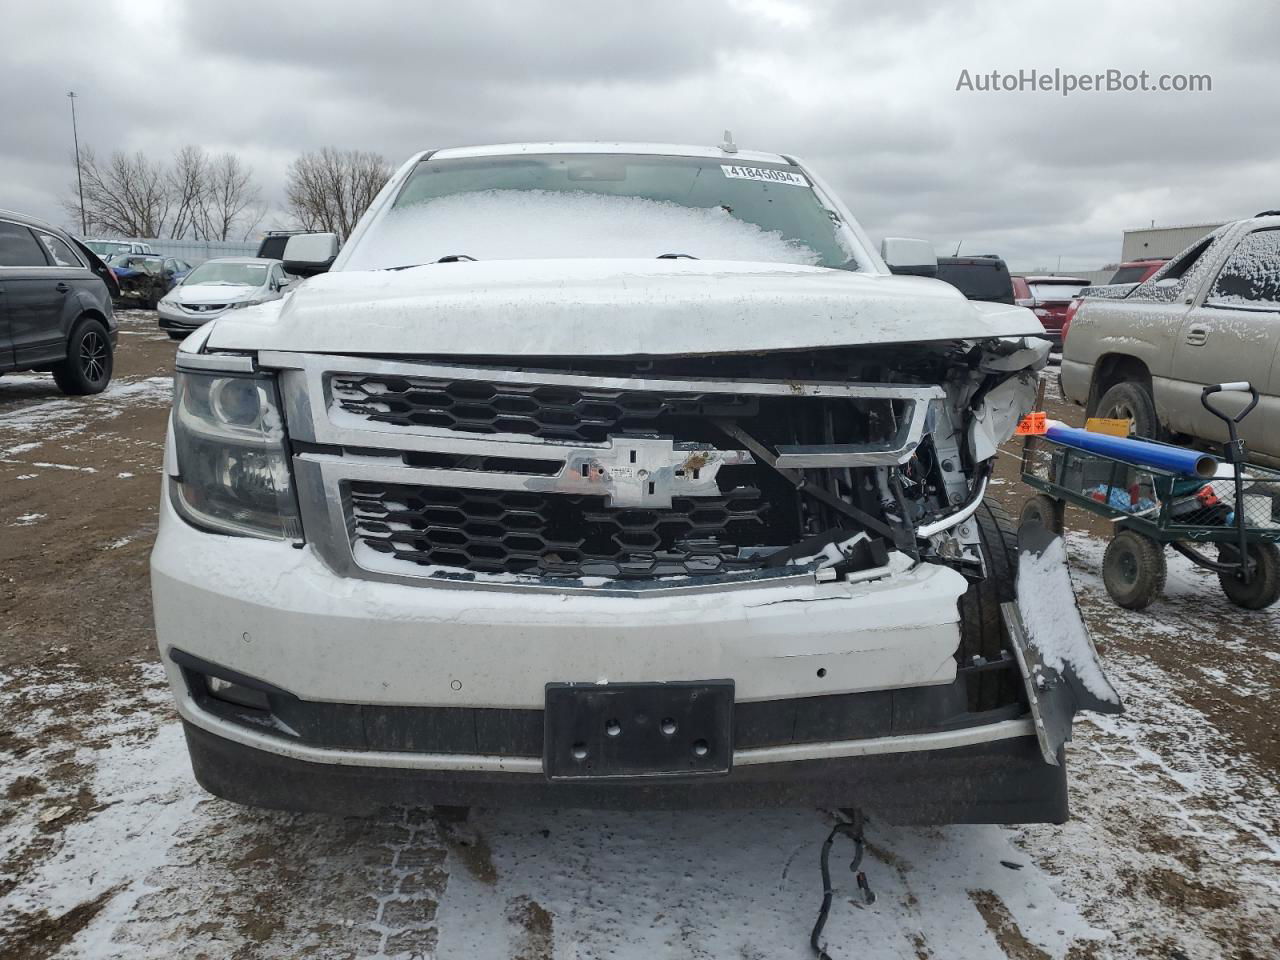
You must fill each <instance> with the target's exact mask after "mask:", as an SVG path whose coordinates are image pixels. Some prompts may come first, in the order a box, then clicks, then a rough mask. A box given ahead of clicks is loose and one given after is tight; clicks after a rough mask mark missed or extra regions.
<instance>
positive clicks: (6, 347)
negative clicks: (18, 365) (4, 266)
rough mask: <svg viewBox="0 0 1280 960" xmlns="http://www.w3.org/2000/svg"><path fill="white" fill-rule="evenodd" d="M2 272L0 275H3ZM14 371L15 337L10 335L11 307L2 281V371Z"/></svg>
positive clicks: (1, 271)
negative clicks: (6, 298)
mask: <svg viewBox="0 0 1280 960" xmlns="http://www.w3.org/2000/svg"><path fill="white" fill-rule="evenodd" d="M3 272H4V271H3V270H0V273H3ZM12 369H13V335H12V334H11V333H10V325H9V306H8V303H7V301H6V300H5V295H4V281H3V280H2V279H0V370H12Z"/></svg>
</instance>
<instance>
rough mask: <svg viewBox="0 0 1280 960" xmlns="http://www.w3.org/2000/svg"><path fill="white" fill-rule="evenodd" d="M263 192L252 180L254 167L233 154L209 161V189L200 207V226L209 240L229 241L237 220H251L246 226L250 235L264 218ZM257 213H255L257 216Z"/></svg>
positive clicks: (246, 231) (238, 221)
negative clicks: (245, 163) (261, 207)
mask: <svg viewBox="0 0 1280 960" xmlns="http://www.w3.org/2000/svg"><path fill="white" fill-rule="evenodd" d="M261 199H262V192H261V191H260V190H259V189H258V187H257V186H256V185H255V184H254V183H253V170H251V169H250V168H249V167H247V166H245V165H244V164H243V163H241V162H240V158H239V157H237V156H236V155H235V154H234V153H224V154H221V155H220V156H217V157H214V158H213V160H211V161H210V162H209V175H208V189H207V190H206V191H205V195H204V200H203V206H202V209H201V223H200V227H201V230H202V231H203V233H204V236H205V239H207V240H226V239H228V238H229V237H230V236H231V234H232V233H233V232H235V229H236V225H237V223H242V224H243V223H245V222H247V221H248V220H250V219H252V221H253V222H252V223H248V225H247V226H246V227H245V229H244V233H245V235H246V236H247V235H248V234H249V233H250V232H251V231H252V230H253V229H254V228H255V227H256V226H257V225H258V223H259V222H261V220H262V216H263V213H265V211H262V210H260V209H259V207H260V201H261ZM255 214H256V216H255Z"/></svg>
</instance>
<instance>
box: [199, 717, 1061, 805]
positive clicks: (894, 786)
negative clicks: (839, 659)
mask: <svg viewBox="0 0 1280 960" xmlns="http://www.w3.org/2000/svg"><path fill="white" fill-rule="evenodd" d="M184 729H185V732H186V736H187V747H188V749H189V750H190V753H191V764H192V767H193V769H194V771H195V775H196V780H197V781H199V783H200V785H201V786H203V787H204V788H205V789H206V790H208V791H209V792H210V793H213V794H216V795H217V796H220V797H224V798H226V799H228V800H231V801H233V802H236V803H243V804H247V805H251V806H259V807H270V808H275V809H283V810H298V811H308V812H320V813H337V814H358V813H370V812H374V811H376V810H378V809H381V808H384V807H386V806H387V805H389V804H406V805H430V804H440V805H448V806H473V805H474V806H489V807H502V806H513V805H521V806H528V805H532V806H549V807H562V808H571V807H584V808H591V809H623V810H635V809H640V808H648V809H690V808H699V809H702V808H741V809H752V808H764V807H850V806H860V807H863V808H865V809H867V810H869V811H873V812H874V814H875V815H876V816H878V817H880V818H881V819H883V820H885V821H886V822H889V823H910V824H946V823H1063V822H1065V821H1066V820H1067V817H1068V808H1067V783H1066V767H1065V765H1059V766H1050V765H1049V764H1046V763H1045V762H1044V760H1043V759H1042V758H1041V756H1040V752H1039V749H1038V748H1037V746H1036V740H1035V737H1026V736H1023V737H1016V738H1012V739H1005V740H995V741H991V742H988V743H981V744H975V745H971V746H966V747H954V748H949V749H939V750H929V751H920V752H912V753H887V754H878V755H869V756H863V757H856V758H852V757H843V758H834V759H825V760H804V761H796V762H780V763H769V764H753V765H746V766H739V767H736V768H735V769H734V770H733V772H732V773H730V774H729V775H728V776H724V777H715V778H703V779H699V780H688V781H684V782H668V781H663V782H662V783H660V784H654V783H631V782H626V783H617V782H614V783H607V782H591V783H559V782H557V783H552V782H550V781H548V780H547V779H546V778H544V777H542V776H541V775H540V774H534V773H492V772H478V771H463V772H459V771H442V770H406V769H403V768H399V767H353V766H344V765H342V764H335V763H316V762H310V761H306V760H300V759H297V758H294V757H280V756H276V755H273V754H271V753H267V752H265V751H262V750H258V749H255V748H253V747H249V746H246V745H244V744H242V743H238V742H236V741H234V740H230V739H227V738H225V737H221V736H218V735H217V734H214V733H210V732H209V731H207V730H205V729H204V728H203V727H201V726H199V725H197V724H195V723H192V722H191V721H189V720H188V721H184Z"/></svg>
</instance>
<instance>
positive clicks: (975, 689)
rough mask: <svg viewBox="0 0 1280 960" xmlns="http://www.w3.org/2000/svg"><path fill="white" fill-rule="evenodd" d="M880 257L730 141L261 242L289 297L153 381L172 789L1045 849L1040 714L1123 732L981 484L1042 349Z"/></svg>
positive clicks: (1015, 320) (1047, 742) (1061, 795)
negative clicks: (1026, 838) (791, 815)
mask: <svg viewBox="0 0 1280 960" xmlns="http://www.w3.org/2000/svg"><path fill="white" fill-rule="evenodd" d="M883 249H884V254H885V257H884V259H882V257H881V256H879V255H877V253H876V252H875V251H874V250H873V249H872V248H871V246H870V244H869V242H868V240H867V238H866V236H865V235H864V233H863V232H862V230H861V228H860V227H859V226H858V225H857V223H856V222H855V221H854V219H853V217H852V215H851V214H850V212H849V211H848V210H847V209H846V208H845V206H844V204H843V203H842V202H841V201H840V200H839V199H838V198H837V197H836V196H835V195H834V194H833V193H832V192H831V190H830V189H829V188H828V187H827V186H826V185H825V184H824V183H823V182H822V180H821V179H820V178H818V177H817V176H816V175H815V174H814V173H813V172H812V171H811V170H810V169H809V168H808V167H806V166H805V165H804V164H802V163H800V162H799V161H797V160H795V159H793V158H790V157H786V156H780V155H776V154H766V153H748V152H738V151H736V149H735V148H733V147H732V146H729V145H726V147H724V148H721V149H710V148H701V147H670V146H655V145H647V144H642V145H636V144H520V145H507V146H495V147H478V148H467V149H450V150H436V151H430V152H426V153H422V154H419V155H417V156H414V157H413V158H411V159H410V160H409V161H408V162H407V163H406V164H405V165H404V166H403V167H401V168H400V169H399V171H397V172H396V173H395V175H394V176H393V177H392V178H391V180H390V181H389V182H388V183H387V185H386V187H385V188H384V189H383V190H382V192H381V193H380V194H379V195H378V197H377V198H376V199H375V201H374V202H373V204H372V205H371V206H370V208H369V210H368V211H367V212H366V213H365V215H364V217H363V219H362V220H361V221H360V223H359V224H358V225H357V227H356V228H355V230H354V231H353V232H352V235H351V237H350V238H349V239H348V240H347V242H346V244H345V245H344V246H343V247H342V248H341V250H340V251H339V250H338V243H337V238H336V237H333V236H331V235H316V234H311V235H299V236H295V237H291V238H290V239H289V241H288V246H287V250H286V253H285V260H286V269H288V270H289V272H290V273H294V274H296V275H299V276H308V277H309V279H307V280H306V281H305V282H304V283H302V284H301V285H300V286H299V287H298V288H297V289H296V290H295V291H294V292H293V293H291V294H289V295H288V296H286V297H285V298H284V299H282V300H279V301H276V302H272V303H266V304H263V305H261V306H256V307H251V308H249V309H246V310H242V311H236V312H235V313H234V314H229V315H227V316H225V317H223V318H221V319H218V320H216V321H214V322H212V323H210V324H208V325H206V326H205V327H202V328H201V329H200V330H199V331H198V332H197V333H195V334H194V335H192V336H191V337H190V338H188V339H187V340H186V341H185V342H184V344H183V345H182V348H181V350H180V352H179V354H178V359H177V375H176V388H175V397H174V408H173V414H172V417H171V422H170V428H169V436H168V445H167V453H166V465H165V474H166V476H165V480H164V496H163V498H162V506H161V517H160V531H159V537H158V540H157V543H156V546H155V550H154V553H153V554H152V584H153V589H154V596H155V619H156V631H157V636H158V641H159V647H160V653H161V657H162V659H163V662H164V665H165V667H166V669H167V671H168V676H169V679H170V681H171V684H172V688H173V692H174V695H175V697H176V699H177V703H178V709H179V712H180V714H181V716H182V720H183V723H184V726H185V729H186V735H187V742H188V746H189V750H190V753H191V758H192V762H193V766H194V769H195V773H196V776H197V778H198V779H199V781H200V782H201V783H202V784H203V785H204V786H205V787H206V788H207V789H209V790H210V791H212V792H213V793H215V794H218V795H220V796H224V797H227V798H230V799H232V800H235V801H239V802H243V803H250V804H257V805H263V806H272V807H281V808H291V809H322V810H341V811H358V810H364V809H369V808H371V807H373V806H377V805H382V804H385V803H388V802H413V803H437V804H471V803H479V804H486V805H504V804H513V803H520V804H524V803H540V804H551V805H556V806H569V807H572V806H621V807H632V806H675V807H684V806H691V805H747V806H777V805H783V804H790V805H795V804H804V805H810V804H822V805H832V806H853V805H858V806H864V807H867V808H871V809H876V810H878V811H880V812H881V814H882V815H883V816H884V817H886V818H887V819H889V820H894V821H909V822H933V823H938V822H992V821H1000V822H1020V821H1053V822H1060V821H1062V820H1064V819H1065V818H1066V815H1067V808H1066V781H1065V773H1064V771H1063V767H1062V762H1061V761H1062V755H1063V751H1062V742H1063V741H1064V740H1065V739H1067V738H1068V737H1069V734H1070V723H1071V717H1072V716H1073V714H1074V712H1075V711H1076V710H1077V709H1085V708H1091V709H1118V703H1117V702H1116V701H1115V698H1114V694H1113V692H1112V691H1110V688H1109V686H1108V685H1107V684H1106V681H1105V677H1103V676H1102V673H1101V670H1100V668H1099V666H1098V663H1097V660H1096V657H1095V656H1094V655H1093V653H1092V647H1091V645H1089V644H1088V641H1087V635H1085V634H1083V626H1082V624H1080V623H1079V617H1078V613H1077V612H1076V611H1075V607H1074V604H1073V603H1072V602H1071V599H1070V596H1069V587H1068V588H1066V589H1067V590H1068V593H1067V599H1066V602H1065V603H1063V602H1061V601H1062V597H1058V598H1057V599H1056V600H1054V601H1053V602H1052V603H1048V604H1047V605H1046V606H1045V607H1044V609H1043V610H1037V609H1036V608H1035V603H1034V600H1032V602H1031V603H1030V606H1029V598H1034V597H1035V596H1037V595H1041V594H1044V593H1045V592H1046V591H1048V592H1050V593H1052V590H1053V589H1054V588H1055V587H1056V586H1059V585H1061V584H1065V583H1066V580H1065V577H1066V571H1065V566H1063V565H1062V559H1061V549H1060V546H1061V541H1058V540H1049V541H1047V545H1046V542H1040V543H1039V545H1038V546H1037V545H1036V540H1037V537H1038V536H1039V534H1041V533H1044V532H1043V531H1042V530H1041V529H1040V528H1038V527H1037V528H1036V530H1035V531H1031V532H1028V530H1025V529H1024V531H1023V533H1024V534H1026V535H1027V536H1026V538H1025V539H1026V540H1027V542H1028V543H1030V544H1031V545H1030V546H1027V545H1025V544H1024V547H1023V549H1022V552H1021V553H1020V552H1019V546H1018V536H1017V534H1016V532H1015V531H1014V530H1013V529H1012V528H1011V526H1010V524H1009V522H1008V520H1007V518H1006V516H1005V515H1004V513H1003V512H1002V511H1001V510H1000V509H999V508H998V507H995V506H993V505H990V504H988V503H987V502H985V501H984V499H983V498H984V494H985V492H986V489H987V483H988V477H989V475H990V473H991V470H992V466H993V462H994V457H995V454H996V449H997V446H998V445H999V444H1001V443H1002V442H1004V441H1005V440H1007V439H1008V438H1009V437H1010V435H1011V433H1012V432H1013V430H1014V427H1015V424H1016V423H1017V421H1018V420H1019V418H1020V417H1021V416H1022V415H1023V414H1025V413H1026V412H1027V411H1029V410H1030V409H1031V407H1032V406H1033V403H1034V396H1035V389H1036V382H1037V371H1038V369H1039V368H1040V367H1042V366H1043V364H1044V362H1045V357H1046V354H1047V350H1048V343H1047V341H1045V340H1043V339H1040V335H1041V334H1042V332H1043V331H1042V328H1041V326H1040V324H1039V323H1038V322H1037V321H1036V319H1035V317H1034V316H1033V315H1032V314H1031V313H1030V311H1028V310H1026V309H1024V308H1021V307H1014V306H1005V305H1000V304H988V303H981V302H970V301H967V300H965V298H964V296H963V295H961V294H960V293H959V292H958V291H957V290H955V289H954V288H953V287H951V286H949V285H947V284H945V283H942V282H940V281H937V280H932V279H927V278H925V277H919V276H894V275H892V274H891V272H890V270H889V269H888V267H887V266H886V260H889V261H890V262H894V261H896V264H895V265H896V266H897V267H898V268H900V269H902V270H904V271H907V272H911V271H915V272H925V273H927V272H928V270H929V267H930V265H931V264H932V263H933V262H934V261H933V256H932V252H931V251H929V250H928V247H927V245H924V244H922V243H921V242H919V241H904V240H886V241H885V244H884V248H883ZM1044 536H1045V537H1048V535H1047V534H1044ZM1041 540H1042V541H1043V538H1041ZM1020 558H1021V563H1022V575H1019V574H1018V564H1019V562H1020ZM1054 562H1056V563H1057V564H1058V568H1054V567H1053V566H1052V564H1053V563H1054ZM1029 566H1035V567H1036V571H1035V574H1034V577H1033V576H1032V574H1029V573H1027V569H1028V567H1029ZM1015 578H1016V579H1017V593H1018V596H1017V597H1016V598H1015ZM1024 580H1030V581H1031V585H1029V586H1026V589H1023V587H1024V584H1023V581H1024ZM1046 610H1047V611H1049V614H1048V615H1046V614H1045V611H1046Z"/></svg>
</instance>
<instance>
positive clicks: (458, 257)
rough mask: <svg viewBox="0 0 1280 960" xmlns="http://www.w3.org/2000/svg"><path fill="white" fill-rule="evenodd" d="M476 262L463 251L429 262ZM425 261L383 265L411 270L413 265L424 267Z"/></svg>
mask: <svg viewBox="0 0 1280 960" xmlns="http://www.w3.org/2000/svg"><path fill="white" fill-rule="evenodd" d="M464 260H465V261H468V262H470V263H476V262H477V261H476V258H475V257H469V256H467V255H466V254H465V253H451V254H449V255H448V256H444V257H441V258H440V259H439V260H432V261H431V263H462V262H463V261H464ZM425 266H427V264H425V263H406V264H403V265H402V266H399V267H384V268H383V269H386V270H412V269H413V268H414V267H425Z"/></svg>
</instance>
